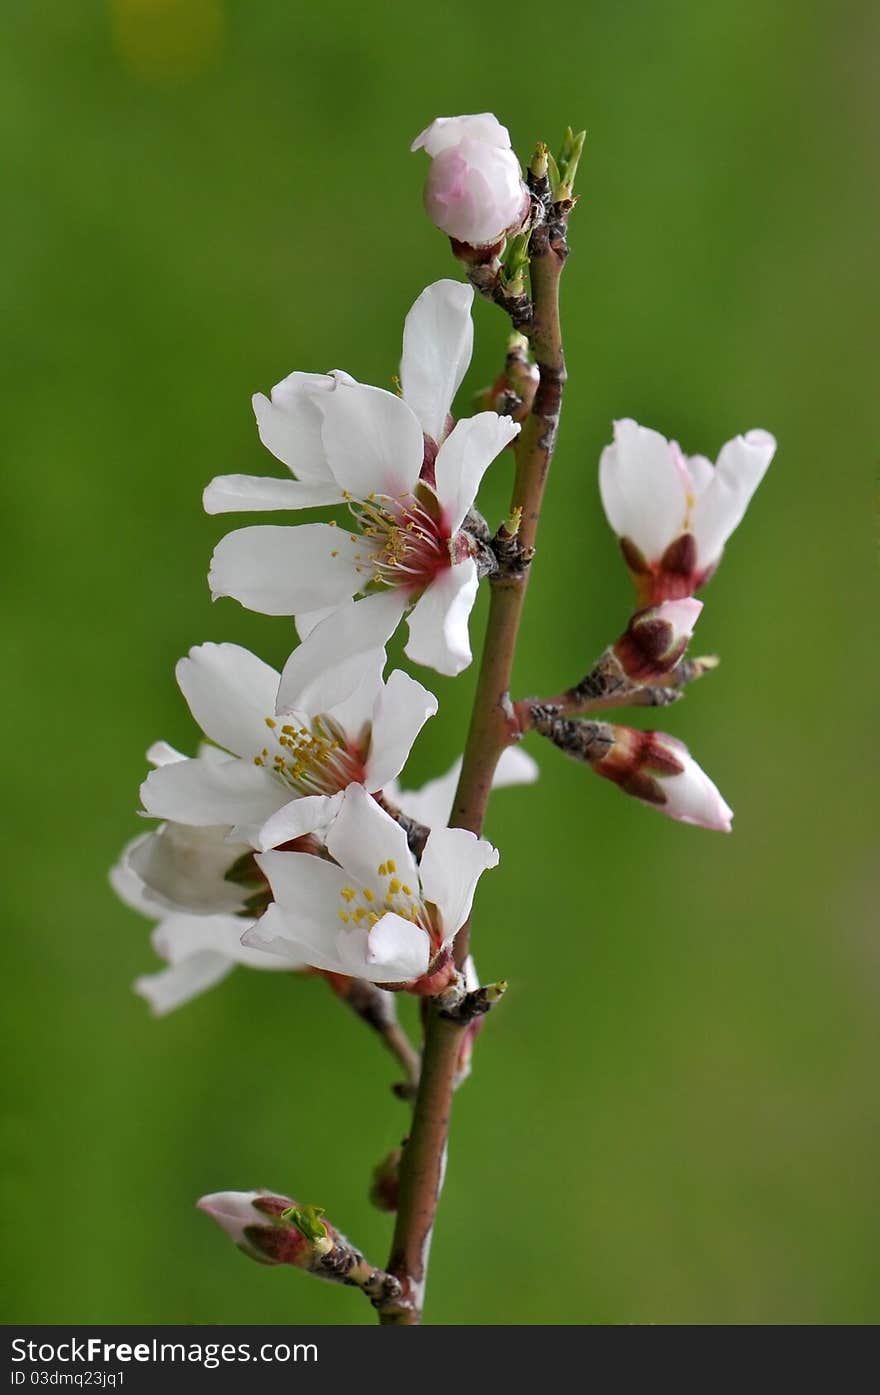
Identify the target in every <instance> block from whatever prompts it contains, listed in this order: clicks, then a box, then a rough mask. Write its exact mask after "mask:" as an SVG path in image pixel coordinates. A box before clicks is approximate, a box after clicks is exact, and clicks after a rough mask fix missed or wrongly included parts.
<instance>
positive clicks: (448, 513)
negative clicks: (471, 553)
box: [434, 412, 519, 536]
mask: <svg viewBox="0 0 880 1395" xmlns="http://www.w3.org/2000/svg"><path fill="white" fill-rule="evenodd" d="M518 435H519V425H518V423H517V422H515V421H514V420H513V418H512V417H500V416H498V415H497V413H496V412H480V413H479V414H478V415H477V416H475V417H467V418H465V420H464V421H460V422H458V424H457V425H456V426H455V428H454V429H453V431H452V432H450V434H449V436H448V437H447V439H446V440H445V441H444V443H443V445H442V446H441V447H440V450H439V451H438V453H437V460H436V462H435V465H434V471H435V477H436V480H437V485H436V489H437V498H438V499H439V500H440V503H441V504H442V506H443V521H444V523H445V525H446V527H447V528H448V530H449V533H450V535H452V536H454V535H455V533H457V532H458V530H459V528H460V527H461V525H462V522H463V520H464V517H465V515H466V513H467V512H468V510H469V509H470V508H472V507H473V503H474V500H475V499H476V497H477V491H478V490H479V488H480V483H481V481H482V478H483V475H484V474H485V473H486V471H487V469H488V468H489V466H490V465H491V464H492V461H493V460H494V459H495V458H496V456H498V455H499V454H500V452H501V451H503V450H504V447H505V446H507V445H509V444H510V442H511V441H512V440H513V439H514V437H515V436H518Z"/></svg>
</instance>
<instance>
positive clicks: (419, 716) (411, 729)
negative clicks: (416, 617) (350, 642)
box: [365, 669, 437, 790]
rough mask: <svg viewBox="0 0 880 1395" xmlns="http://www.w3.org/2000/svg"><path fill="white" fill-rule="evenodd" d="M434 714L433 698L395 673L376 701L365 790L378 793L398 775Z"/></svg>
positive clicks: (398, 670)
mask: <svg viewBox="0 0 880 1395" xmlns="http://www.w3.org/2000/svg"><path fill="white" fill-rule="evenodd" d="M436 711H437V699H436V698H435V696H434V694H433V693H429V692H428V690H427V688H424V687H423V686H422V684H421V683H417V682H416V680H415V679H414V678H410V676H409V674H408V673H402V672H401V671H400V669H395V670H394V672H393V673H392V674H391V676H390V677H389V679H388V682H387V683H386V684H385V685H384V687H383V688H382V689H381V691H380V693H379V695H378V698H377V700H376V707H375V712H374V715H373V733H372V741H371V744H370V754H369V758H368V760H367V771H366V780H365V783H366V786H367V789H369V790H380V789H381V788H382V786H383V785H385V784H387V783H388V781H389V780H393V779H395V778H396V777H397V776H398V775H399V774H400V772H401V770H402V769H403V767H404V765H405V764H406V759H407V757H408V755H409V753H410V751H411V750H412V746H413V742H414V741H415V739H416V737H417V736H418V734H419V732H420V731H421V729H422V727H423V726H424V725H425V722H427V720H428V718H429V717H433V716H434V714H435V712H436Z"/></svg>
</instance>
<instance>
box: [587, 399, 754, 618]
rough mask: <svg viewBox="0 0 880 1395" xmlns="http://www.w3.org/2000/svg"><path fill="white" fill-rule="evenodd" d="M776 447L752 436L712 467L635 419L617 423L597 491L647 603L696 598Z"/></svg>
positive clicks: (733, 444)
mask: <svg viewBox="0 0 880 1395" xmlns="http://www.w3.org/2000/svg"><path fill="white" fill-rule="evenodd" d="M775 450H776V441H775V439H774V437H773V436H771V435H770V433H769V432H767V431H747V432H746V433H745V435H743V436H735V437H734V439H733V440H732V441H728V442H727V444H726V445H725V446H722V448H721V452H720V454H719V456H718V460H717V462H716V464H715V465H713V464H712V463H711V461H709V460H707V459H706V457H705V456H702V455H691V456H685V455H683V454H682V451H681V448H680V446H679V445H678V442H677V441H667V439H666V437H665V436H661V435H660V433H659V431H652V430H650V429H649V428H648V427H646V426H639V424H638V423H637V422H635V421H632V420H631V419H630V418H625V419H624V420H622V421H616V422H615V423H614V442H613V444H612V445H610V446H606V447H605V449H604V450H603V452H602V457H601V460H600V462H599V487H600V490H601V493H602V503H603V505H604V508H605V513H606V516H607V518H608V522H609V523H610V524H611V527H612V528H613V529H614V531H615V533H617V535H618V537H619V538H620V544H621V548H622V550H623V554H624V557H625V559H626V563H627V566H628V567H629V569H630V572H631V573H632V576H633V580H634V581H635V583H636V586H637V588H638V591H639V596H640V598H641V600H642V602H643V604H646V605H647V604H651V603H653V602H655V601H663V600H667V599H676V598H679V597H683V596H690V595H692V594H693V592H694V591H696V590H698V589H699V587H701V586H702V585H703V584H704V583H705V582H706V581H708V580H709V578H710V576H711V575H712V573H713V572H714V571H715V568H716V567H717V566H718V563H719V562H720V560H721V554H722V552H723V551H724V545H725V543H726V542H727V540H728V538H729V537H730V535H731V533H732V532H733V531H734V529H735V528H736V527H737V526H738V524H739V523H740V522H741V521H742V518H743V515H744V514H745V511H746V509H747V508H748V505H749V501H750V499H751V497H752V495H753V494H754V492H755V490H756V489H757V487H758V485H759V484H760V483H761V480H762V479H763V477H764V474H765V472H766V470H767V467H768V465H769V464H770V461H771V460H772V459H773V455H774V452H775Z"/></svg>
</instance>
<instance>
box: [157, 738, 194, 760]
mask: <svg viewBox="0 0 880 1395" xmlns="http://www.w3.org/2000/svg"><path fill="white" fill-rule="evenodd" d="M188 759H189V757H188V756H185V755H184V754H183V752H182V751H178V750H176V749H175V747H174V746H170V745H169V744H168V742H167V741H154V742H153V744H152V746H149V747H148V748H147V760H148V761H149V762H150V765H171V763H172V762H173V761H176V760H188Z"/></svg>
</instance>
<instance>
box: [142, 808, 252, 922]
mask: <svg viewBox="0 0 880 1395" xmlns="http://www.w3.org/2000/svg"><path fill="white" fill-rule="evenodd" d="M226 832H227V830H226V827H225V826H221V827H219V828H218V827H215V826H208V827H203V828H194V827H191V826H190V825H188V824H180V823H166V824H163V825H162V826H161V827H160V828H158V829H157V830H156V831H155V833H149V834H147V836H146V837H145V838H139V839H138V840H137V841H136V843H135V844H134V846H133V847H131V848H130V849H129V850H128V865H129V867H130V868H131V870H132V871H133V872H134V873H135V874H136V876H138V877H139V878H140V880H141V882H142V883H143V885H144V887H145V890H146V895H147V896H148V897H149V898H150V899H151V900H152V901H153V914H154V915H157V914H158V913H159V912H158V909H157V908H160V907H161V908H162V909H165V910H174V911H189V912H192V913H193V914H195V915H200V916H210V915H213V914H216V913H218V912H224V911H225V912H233V911H239V910H241V909H243V907H244V903H245V900H246V898H247V894H248V893H247V892H246V891H244V889H243V888H242V887H240V886H237V885H236V884H235V883H234V882H230V881H227V880H226V873H227V872H228V871H229V869H230V868H231V867H232V866H233V864H234V863H235V862H237V861H238V859H239V858H240V857H242V856H243V855H244V854H245V853H246V852H248V851H249V848H248V847H247V846H246V845H245V844H240V845H235V844H233V843H230V842H228V841H227V839H226ZM187 918H188V919H191V918H192V917H191V916H189V917H187Z"/></svg>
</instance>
